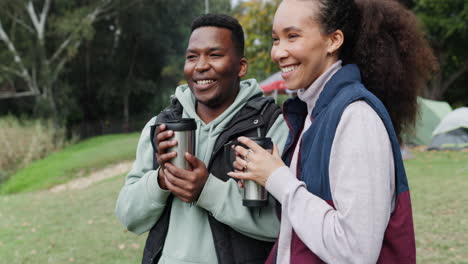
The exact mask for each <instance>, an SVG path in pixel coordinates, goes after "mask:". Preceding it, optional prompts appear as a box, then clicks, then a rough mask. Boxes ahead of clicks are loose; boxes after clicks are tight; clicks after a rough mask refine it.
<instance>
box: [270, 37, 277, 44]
mask: <svg viewBox="0 0 468 264" xmlns="http://www.w3.org/2000/svg"><path fill="white" fill-rule="evenodd" d="M271 40H272V41H273V43H277V42H279V38H277V37H272V38H271Z"/></svg>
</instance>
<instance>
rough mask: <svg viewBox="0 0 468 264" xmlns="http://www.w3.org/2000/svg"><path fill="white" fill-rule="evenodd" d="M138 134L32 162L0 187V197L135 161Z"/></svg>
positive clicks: (101, 140) (113, 137) (104, 139)
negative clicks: (113, 164) (120, 162)
mask: <svg viewBox="0 0 468 264" xmlns="http://www.w3.org/2000/svg"><path fill="white" fill-rule="evenodd" d="M138 136H139V134H138V133H132V134H118V135H107V136H99V137H95V138H92V139H88V140H85V141H83V142H80V143H78V144H75V145H72V146H69V147H67V148H65V149H64V150H62V151H59V152H56V153H54V154H52V155H50V156H48V157H46V158H45V159H42V160H38V161H36V162H33V163H32V164H31V165H30V166H28V167H26V168H24V169H22V170H20V171H18V172H17V173H16V174H14V175H13V176H12V177H11V179H10V180H9V181H7V182H5V183H4V184H2V185H0V194H8V193H16V192H21V191H35V190H40V189H44V188H49V187H51V186H54V185H56V184H59V183H63V182H66V181H68V180H71V179H73V178H76V177H77V174H78V175H86V174H88V173H89V172H90V171H93V170H96V169H99V168H102V167H104V166H106V165H108V164H111V163H115V162H116V161H120V160H125V159H126V160H130V159H134V158H135V149H136V144H137V142H138Z"/></svg>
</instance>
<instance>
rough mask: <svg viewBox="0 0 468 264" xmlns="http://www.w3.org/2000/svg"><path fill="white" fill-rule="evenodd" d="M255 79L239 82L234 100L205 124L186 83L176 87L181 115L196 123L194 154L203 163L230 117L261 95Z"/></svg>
mask: <svg viewBox="0 0 468 264" xmlns="http://www.w3.org/2000/svg"><path fill="white" fill-rule="evenodd" d="M262 94H263V92H262V90H261V89H260V86H259V85H258V83H257V81H256V80H255V79H248V80H245V81H241V82H240V88H239V93H238V94H237V97H236V99H235V100H234V102H233V103H232V104H231V105H230V106H229V107H228V108H227V109H226V110H225V111H224V112H223V113H222V114H221V115H219V116H218V117H217V118H215V119H214V120H213V121H211V122H210V123H208V124H205V123H204V122H203V121H202V120H201V119H200V117H199V116H198V114H197V112H196V109H195V106H196V99H195V96H194V95H193V93H192V92H191V91H190V88H189V87H188V85H187V84H184V85H180V86H178V87H177V88H176V91H175V96H176V98H177V100H179V102H180V104H181V105H182V107H183V109H184V111H183V114H182V117H184V118H193V119H195V122H196V123H197V133H196V142H197V144H196V146H197V149H196V156H197V158H199V159H200V160H202V161H204V162H205V164H207V163H208V162H209V158H210V157H211V154H212V153H211V152H212V150H213V147H214V143H215V142H216V139H217V138H218V136H219V134H221V132H222V131H224V129H225V128H226V127H227V126H228V125H229V123H230V122H231V120H232V118H233V117H234V116H235V115H236V114H237V112H238V111H239V110H240V109H242V107H244V105H245V104H246V103H247V102H248V101H249V100H250V99H251V98H253V97H256V96H259V95H262Z"/></svg>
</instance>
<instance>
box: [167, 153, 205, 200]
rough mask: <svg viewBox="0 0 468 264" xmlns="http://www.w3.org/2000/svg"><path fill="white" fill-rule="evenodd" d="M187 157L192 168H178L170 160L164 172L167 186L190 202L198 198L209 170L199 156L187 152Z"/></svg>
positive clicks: (180, 197) (176, 194) (182, 198)
mask: <svg viewBox="0 0 468 264" xmlns="http://www.w3.org/2000/svg"><path fill="white" fill-rule="evenodd" d="M185 158H186V159H187V161H188V162H189V163H190V165H191V166H192V168H193V169H192V170H184V169H181V168H177V167H176V166H174V165H173V164H171V163H170V162H168V163H166V164H165V167H166V168H165V169H164V174H165V184H166V186H167V188H168V189H169V190H170V191H171V192H172V193H173V194H174V195H175V196H177V197H178V198H179V199H181V200H182V201H184V202H186V203H189V202H193V201H196V200H198V197H199V196H200V193H201V191H202V190H203V187H204V186H205V183H206V180H207V179H208V170H207V168H206V166H205V164H204V163H203V162H202V161H201V160H199V159H197V157H195V156H193V155H190V154H189V153H187V152H186V153H185Z"/></svg>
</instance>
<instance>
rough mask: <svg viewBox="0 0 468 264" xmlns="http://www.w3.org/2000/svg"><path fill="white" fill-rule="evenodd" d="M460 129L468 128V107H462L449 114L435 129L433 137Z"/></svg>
mask: <svg viewBox="0 0 468 264" xmlns="http://www.w3.org/2000/svg"><path fill="white" fill-rule="evenodd" d="M460 127H464V128H468V107H460V108H457V109H455V110H453V111H452V112H450V113H448V114H447V116H445V117H444V119H442V121H440V123H439V125H437V127H436V128H435V129H434V132H432V135H439V134H442V133H445V132H449V131H451V130H455V129H458V128H460Z"/></svg>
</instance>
